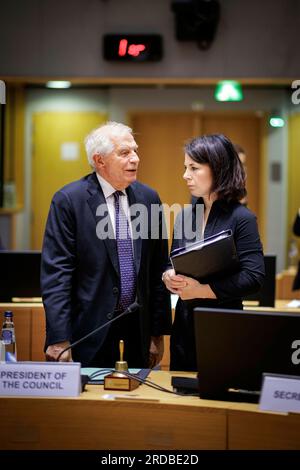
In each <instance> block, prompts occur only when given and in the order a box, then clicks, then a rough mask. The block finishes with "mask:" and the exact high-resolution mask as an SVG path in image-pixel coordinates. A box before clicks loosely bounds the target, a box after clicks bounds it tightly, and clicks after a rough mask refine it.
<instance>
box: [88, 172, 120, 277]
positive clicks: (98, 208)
mask: <svg viewBox="0 0 300 470" xmlns="http://www.w3.org/2000/svg"><path fill="white" fill-rule="evenodd" d="M87 191H88V193H89V198H88V199H87V203H88V205H89V207H90V209H91V211H92V214H93V216H94V218H95V221H96V226H95V230H96V228H97V237H98V238H99V240H101V241H103V243H104V245H105V247H106V250H107V253H108V256H109V257H110V260H111V262H112V265H113V267H114V268H115V270H116V272H117V274H118V275H119V276H120V271H119V259H118V251H117V243H116V240H115V236H114V231H113V227H112V224H111V220H110V217H109V215H108V209H107V205H106V200H105V197H104V194H103V191H102V189H101V186H100V184H99V182H98V179H97V176H96V173H92V174H91V175H90V178H89V180H88V188H87ZM105 208H106V210H105ZM104 222H107V224H105V225H106V227H105V231H104Z"/></svg>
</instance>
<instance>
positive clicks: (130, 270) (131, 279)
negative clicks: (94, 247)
mask: <svg viewBox="0 0 300 470" xmlns="http://www.w3.org/2000/svg"><path fill="white" fill-rule="evenodd" d="M120 196H125V194H124V193H122V191H116V192H114V199H115V211H116V242H117V249H118V256H119V267H120V277H121V295H120V300H119V308H120V309H122V310H125V309H126V308H127V307H129V305H130V304H132V303H133V302H134V300H135V295H136V272H135V266H134V259H133V252H132V240H131V236H130V230H129V223H128V220H127V217H126V215H125V213H124V211H123V209H122V206H121V205H120Z"/></svg>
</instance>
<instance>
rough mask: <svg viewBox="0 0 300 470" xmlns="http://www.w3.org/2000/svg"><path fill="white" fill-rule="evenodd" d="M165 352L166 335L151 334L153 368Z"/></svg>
mask: <svg viewBox="0 0 300 470" xmlns="http://www.w3.org/2000/svg"><path fill="white" fill-rule="evenodd" d="M163 354H164V337H163V336H151V342H150V349H149V367H150V368H151V369H152V368H153V367H155V366H156V365H157V364H159V363H160V361H161V360H162V357H163Z"/></svg>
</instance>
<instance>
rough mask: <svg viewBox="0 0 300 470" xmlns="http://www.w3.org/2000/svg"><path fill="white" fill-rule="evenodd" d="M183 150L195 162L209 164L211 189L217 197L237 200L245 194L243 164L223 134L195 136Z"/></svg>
mask: <svg viewBox="0 0 300 470" xmlns="http://www.w3.org/2000/svg"><path fill="white" fill-rule="evenodd" d="M185 152H186V153H187V154H188V156H189V157H190V158H191V159H192V160H194V161H195V162H197V163H202V164H207V165H209V167H210V169H211V171H212V176H213V185H212V189H211V191H212V192H215V193H216V194H217V195H218V199H224V200H226V201H239V200H240V199H242V198H243V197H245V196H246V194H247V191H246V187H245V183H246V177H245V171H244V168H243V165H242V163H241V161H240V159H239V156H238V154H237V152H236V150H235V148H234V146H233V144H232V142H231V141H230V140H229V139H228V138H227V137H225V135H222V134H212V135H203V136H201V137H196V138H195V139H192V140H191V141H189V142H188V143H187V144H186V145H185Z"/></svg>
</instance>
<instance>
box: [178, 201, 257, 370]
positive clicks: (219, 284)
mask: <svg viewBox="0 0 300 470" xmlns="http://www.w3.org/2000/svg"><path fill="white" fill-rule="evenodd" d="M197 203H200V204H201V203H203V201H202V199H201V198H199V199H198V201H197V202H196V201H194V203H193V209H192V214H191V217H192V220H193V223H194V230H195V229H196V227H195V209H196V204H197ZM199 229H200V228H199V227H198V230H199ZM226 229H231V230H232V232H233V235H234V240H235V244H236V249H237V254H238V257H239V269H238V270H237V271H234V272H231V273H226V274H224V273H223V274H219V275H212V276H210V277H207V279H203V280H202V283H203V284H206V283H207V284H209V285H210V287H211V289H212V290H213V292H214V293H215V294H216V297H217V298H216V299H191V300H186V301H183V300H181V299H179V300H178V302H177V305H176V311H175V320H174V323H173V327H172V334H171V343H170V351H171V357H170V359H171V361H170V369H171V370H193V371H196V370H197V363H196V345H195V332H194V317H193V309H194V308H195V307H210V308H232V309H242V308H243V305H242V298H243V297H244V296H246V295H248V294H252V293H254V292H256V291H258V290H259V288H260V286H261V284H262V282H263V279H264V276H265V267H264V258H263V251H262V245H261V242H260V238H259V234H258V230H257V224H256V217H255V215H254V214H253V213H252V212H251V211H250V210H249V209H247V208H246V207H245V206H243V205H241V204H240V203H226V202H224V201H219V200H217V201H215V202H214V203H213V205H212V208H211V210H210V213H209V217H208V220H207V224H206V227H205V232H204V237H209V236H210V235H214V234H216V233H218V232H221V231H222V230H226ZM183 233H184V232H183ZM184 243H185V241H184V239H182V238H181V239H177V240H176V239H174V240H173V245H172V249H175V248H178V247H180V246H183V244H184ZM217 327H218V326H217V325H216V328H217ZM213 340H214V338H212V342H213Z"/></svg>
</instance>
